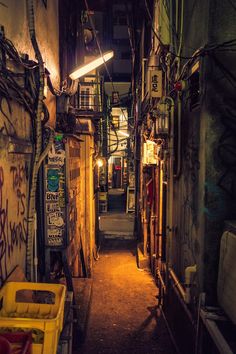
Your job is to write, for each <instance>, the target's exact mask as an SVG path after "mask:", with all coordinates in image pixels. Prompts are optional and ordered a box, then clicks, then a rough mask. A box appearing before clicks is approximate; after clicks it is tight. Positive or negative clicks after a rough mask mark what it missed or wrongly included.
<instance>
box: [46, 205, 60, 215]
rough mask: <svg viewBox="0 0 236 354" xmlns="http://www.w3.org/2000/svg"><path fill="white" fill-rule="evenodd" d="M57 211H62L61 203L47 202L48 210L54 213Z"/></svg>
mask: <svg viewBox="0 0 236 354" xmlns="http://www.w3.org/2000/svg"><path fill="white" fill-rule="evenodd" d="M56 211H60V206H59V203H46V212H47V213H53V212H56Z"/></svg>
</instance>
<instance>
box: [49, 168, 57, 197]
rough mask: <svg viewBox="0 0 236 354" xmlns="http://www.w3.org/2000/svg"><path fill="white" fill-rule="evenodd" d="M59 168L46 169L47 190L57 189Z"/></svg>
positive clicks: (54, 190)
mask: <svg viewBox="0 0 236 354" xmlns="http://www.w3.org/2000/svg"><path fill="white" fill-rule="evenodd" d="M59 172H60V171H59V170H58V169H57V168H49V169H48V171H47V189H48V191H49V192H57V191H58V189H59V180H60V176H59Z"/></svg>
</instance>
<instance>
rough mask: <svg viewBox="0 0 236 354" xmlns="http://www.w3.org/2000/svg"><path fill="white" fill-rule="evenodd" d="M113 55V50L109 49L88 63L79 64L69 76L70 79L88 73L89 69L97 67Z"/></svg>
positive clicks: (75, 78)
mask: <svg viewBox="0 0 236 354" xmlns="http://www.w3.org/2000/svg"><path fill="white" fill-rule="evenodd" d="M113 57H114V52H113V50H110V51H109V52H106V53H104V54H103V56H100V57H98V58H97V59H94V60H93V61H91V62H90V63H87V64H84V65H81V66H79V67H78V68H77V69H75V70H74V71H73V72H72V73H71V74H70V75H69V76H70V78H71V79H72V80H77V79H79V78H80V77H82V76H84V75H86V74H88V73H89V72H90V71H92V70H94V69H97V68H98V67H99V66H101V65H102V64H103V63H105V62H107V61H108V60H109V59H111V58H113Z"/></svg>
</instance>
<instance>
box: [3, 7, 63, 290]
mask: <svg viewBox="0 0 236 354" xmlns="http://www.w3.org/2000/svg"><path fill="white" fill-rule="evenodd" d="M4 5H5V6H4ZM35 22H36V35H37V40H38V44H39V47H40V50H41V52H42V56H43V59H44V61H45V65H46V67H47V69H48V70H49V72H50V74H51V80H52V83H53V85H54V86H55V87H59V81H60V77H59V55H58V53H59V48H58V46H59V38H58V5H57V1H56V0H55V1H48V7H47V9H46V8H45V7H44V4H43V1H41V0H36V1H35ZM0 24H1V25H2V26H4V31H5V36H6V37H7V38H8V39H10V40H11V41H12V42H13V44H14V46H15V47H16V48H17V50H18V51H19V52H20V53H27V54H28V55H29V57H30V59H32V60H35V55H34V51H33V48H32V45H31V41H30V38H29V33H28V25H27V19H26V2H25V1H24V0H3V1H1V3H0ZM9 102H10V106H11V109H12V112H9V109H8V107H7V104H6V102H5V101H4V100H3V101H2V102H1V103H2V108H3V109H4V111H5V112H6V113H7V115H8V118H9V121H7V119H6V118H5V117H4V116H3V115H2V113H1V112H0V285H1V283H2V281H3V280H4V279H5V278H6V277H7V275H8V274H9V273H10V272H11V271H12V270H13V268H14V267H15V266H16V265H18V264H19V265H20V266H21V267H22V268H23V269H24V270H25V254H26V240H27V208H28V195H29V176H30V169H31V158H32V148H33V146H32V144H31V135H32V122H31V119H32V118H31V117H30V116H29V114H28V113H26V112H25V110H24V108H23V107H22V106H20V105H18V104H17V103H16V102H14V101H12V100H10V101H9ZM46 103H47V106H48V109H49V113H50V121H49V124H50V125H52V126H53V125H54V123H55V119H56V117H55V112H56V105H55V103H56V101H55V97H54V96H52V95H51V94H50V93H48V95H47V99H46ZM4 124H5V126H4ZM6 127H7V128H6ZM12 141H13V143H14V146H13V148H12ZM25 144H28V145H27V146H28V147H27V149H26V148H25ZM22 147H24V153H22Z"/></svg>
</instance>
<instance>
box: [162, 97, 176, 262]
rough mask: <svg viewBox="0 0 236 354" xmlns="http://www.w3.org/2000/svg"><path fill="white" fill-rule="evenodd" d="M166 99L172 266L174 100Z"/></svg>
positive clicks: (169, 236) (168, 207)
mask: <svg viewBox="0 0 236 354" xmlns="http://www.w3.org/2000/svg"><path fill="white" fill-rule="evenodd" d="M164 100H165V101H169V102H170V107H169V114H170V138H169V148H168V150H169V157H168V167H169V168H168V182H167V188H168V192H167V263H168V265H169V267H171V266H172V253H173V213H172V210H173V181H174V180H173V159H174V100H173V99H172V98H171V97H165V98H164Z"/></svg>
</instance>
